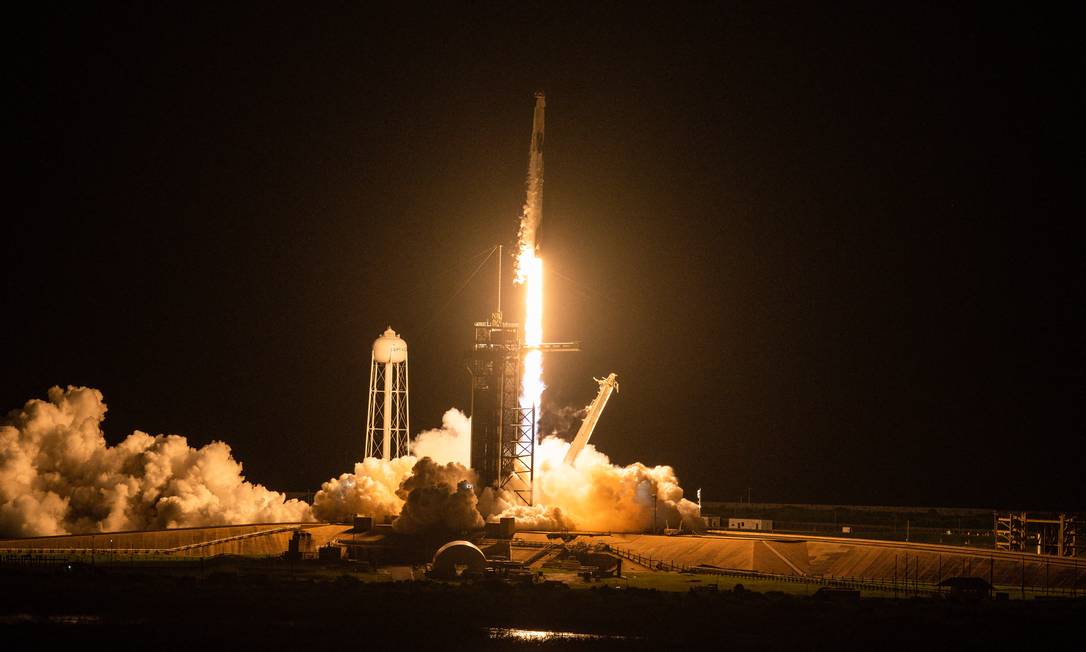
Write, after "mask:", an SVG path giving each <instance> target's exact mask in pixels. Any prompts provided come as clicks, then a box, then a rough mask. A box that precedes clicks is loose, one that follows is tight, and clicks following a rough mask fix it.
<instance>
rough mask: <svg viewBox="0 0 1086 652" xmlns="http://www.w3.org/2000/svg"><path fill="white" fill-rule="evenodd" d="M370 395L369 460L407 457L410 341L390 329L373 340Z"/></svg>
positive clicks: (408, 445)
mask: <svg viewBox="0 0 1086 652" xmlns="http://www.w3.org/2000/svg"><path fill="white" fill-rule="evenodd" d="M371 360H372V361H371V362H370V392H369V401H368V404H367V406H366V446H365V448H366V450H365V455H366V457H376V458H379V459H384V460H389V459H392V458H393V457H403V456H404V455H407V454H408V452H409V448H410V435H409V433H410V431H411V422H410V418H409V416H408V394H407V386H408V385H407V342H405V341H404V339H403V338H402V337H400V336H399V335H397V334H396V331H394V330H392V327H391V326H389V327H388V330H386V331H385V332H384V333H382V334H381V336H380V337H378V338H377V339H376V340H374V341H373V355H372V357H371Z"/></svg>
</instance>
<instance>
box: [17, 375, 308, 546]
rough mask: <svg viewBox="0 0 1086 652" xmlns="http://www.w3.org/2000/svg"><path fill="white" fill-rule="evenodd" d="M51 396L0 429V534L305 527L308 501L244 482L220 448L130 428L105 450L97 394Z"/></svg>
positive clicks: (77, 390)
mask: <svg viewBox="0 0 1086 652" xmlns="http://www.w3.org/2000/svg"><path fill="white" fill-rule="evenodd" d="M48 396H49V398H48V400H47V401H42V400H39V399H33V400H31V401H28V402H27V403H26V405H25V406H23V408H22V409H19V410H13V411H11V412H9V413H8V415H7V417H6V418H5V419H4V421H3V422H2V423H0V536H10V537H26V536H46V535H57V534H70V533H79V532H112V531H118V530H143V529H157V528H175V527H196V526H204V525H228V524H238V523H268V522H297V521H306V520H312V516H311V514H310V509H309V506H308V505H306V504H305V503H302V502H300V501H297V500H286V499H285V497H284V495H283V494H281V493H276V492H274V491H269V490H268V489H266V488H264V487H263V486H262V485H259V484H252V483H250V482H246V481H245V477H244V476H243V475H242V474H241V471H242V467H241V463H240V462H238V461H236V460H235V459H234V458H233V456H232V455H231V454H230V447H229V446H227V445H226V444H225V443H223V442H218V441H216V442H212V443H210V444H208V445H206V446H203V447H201V448H193V447H191V446H189V444H188V441H187V440H186V439H185V438H184V437H182V436H180V435H154V436H152V435H149V434H147V433H144V432H140V431H136V432H133V433H132V434H131V435H129V436H128V437H127V438H126V439H125V440H124V441H122V442H121V443H120V444H118V445H116V446H108V445H107V444H106V440H105V436H104V435H103V433H102V430H101V424H102V421H103V420H104V418H105V413H106V404H105V403H103V402H102V393H101V392H99V391H98V390H96V389H91V388H87V387H72V386H69V387H68V388H67V389H66V390H62V389H60V388H59V387H53V388H52V389H50V390H49V394H48Z"/></svg>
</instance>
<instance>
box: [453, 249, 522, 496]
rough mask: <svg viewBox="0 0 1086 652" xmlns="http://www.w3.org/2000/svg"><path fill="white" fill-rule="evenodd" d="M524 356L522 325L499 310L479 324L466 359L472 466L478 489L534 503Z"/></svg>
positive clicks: (476, 325)
mask: <svg viewBox="0 0 1086 652" xmlns="http://www.w3.org/2000/svg"><path fill="white" fill-rule="evenodd" d="M499 261H500V258H499ZM499 267H500V263H499ZM521 356H522V342H521V330H520V325H519V324H514V323H511V322H506V321H503V320H502V314H501V312H500V311H499V312H495V313H493V314H492V315H491V317H490V320H489V321H482V322H475V339H474V342H473V343H472V348H471V356H470V360H469V363H468V370H469V371H470V372H471V468H473V469H475V472H476V473H478V474H479V486H480V489H483V488H486V487H495V488H498V489H506V490H508V491H510V492H512V493H513V495H514V496H516V497H517V499H518V501H519V502H521V503H523V504H525V505H531V504H532V465H533V463H534V461H535V408H532V407H521V406H520V404H519V403H518V394H519V392H520V381H521V373H522V370H523V369H522V364H521Z"/></svg>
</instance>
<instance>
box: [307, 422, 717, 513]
mask: <svg viewBox="0 0 1086 652" xmlns="http://www.w3.org/2000/svg"><path fill="white" fill-rule="evenodd" d="M568 448H569V442H567V441H564V440H562V439H559V438H557V437H547V438H545V439H544V440H543V442H542V443H541V444H540V445H539V446H537V447H536V466H535V483H536V487H535V496H534V497H535V500H534V502H535V505H532V506H526V505H518V504H517V501H515V500H514V498H513V496H512V495H511V494H509V493H508V492H494V491H493V490H491V489H486V490H484V491H483V492H482V494H481V495H480V496H479V499H478V505H477V506H476V505H475V503H474V502H473V500H468V499H467V498H468V497H467V496H466V495H464V496H460V498H457V496H458V494H460V493H462V492H457V490H456V483H457V481H459V480H463V479H469V480H470V479H472V478H470V477H469V476H468V475H466V474H467V473H470V472H469V471H468V470H467V469H466V468H464V467H465V466H466V465H467V462H468V458H469V457H470V452H471V419H469V418H468V417H466V416H465V415H464V413H463V412H461V411H459V410H456V409H450V410H448V411H447V412H446V413H445V416H444V417H443V418H442V427H441V428H440V429H436V430H428V431H426V432H423V433H421V434H420V435H419V436H418V437H416V438H415V441H414V443H413V445H412V448H411V449H412V452H413V453H415V455H416V456H417V457H402V458H397V459H393V460H391V461H390V462H383V461H381V460H377V459H372V458H370V459H367V460H365V461H364V462H362V463H360V464H356V465H355V471H354V473H351V474H344V475H341V476H340V477H339V478H338V479H332V480H329V481H328V482H326V483H325V484H324V486H323V487H322V489H321V491H320V493H318V494H317V496H316V501H315V502H314V507H313V510H314V513H315V515H316V516H317V517H318V518H320V519H322V520H340V521H341V520H344V519H346V518H349V517H350V516H351V515H352V514H355V513H360V514H367V515H373V516H376V517H378V518H380V517H384V516H393V515H396V514H402V515H403V516H402V517H401V519H400V520H403V522H402V523H400V522H399V521H397V529H398V530H400V531H405V532H406V531H412V532H414V531H419V530H420V529H425V528H427V527H431V526H436V525H438V524H442V520H441V518H440V517H439V516H438V515H439V513H440V512H442V511H443V510H447V511H449V512H451V513H450V515H449V517H448V518H449V519H451V520H450V521H448V522H444V523H443V525H444V526H445V527H447V528H448V529H469V527H468V525H469V524H470V523H471V522H473V521H474V518H472V515H471V512H472V511H474V510H475V509H477V510H478V513H479V514H480V515H481V516H482V517H484V518H489V519H490V520H494V519H497V518H498V517H499V516H512V517H515V518H516V519H517V527H519V528H520V529H554V530H572V529H582V530H609V531H616V532H617V531H635V532H636V531H642V530H648V529H650V528H651V527H652V523H653V509H654V502H655V510H656V524H657V527H658V528H664V527H665V526H668V525H670V526H671V527H678V526H679V525H680V523H681V524H683V525H684V526H685V527H686V528H688V529H699V527H700V525H701V519H700V518H699V515H698V506H697V505H696V504H695V503H693V502H690V501H689V500H685V499H684V498H683V490H682V488H681V487H679V483H678V479H677V478H676V477H675V473H674V471H673V470H672V469H671V467H669V466H657V467H647V466H645V465H644V464H640V463H634V464H631V465H629V466H616V465H614V464H611V461H610V460H609V459H608V458H607V456H606V455H604V454H603V453H600V452H599V451H597V450H596V449H595V448H594V447H593V446H592V445H591V444H589V445H588V446H587V447H585V449H584V451H582V452H581V454H580V455H579V456H578V458H577V461H576V466H569V465H567V464H564V463H563V458H564V457H565V454H566V450H567V449H568ZM425 457H430V458H433V460H432V462H431V461H430V460H425ZM416 460H417V464H416ZM424 460H425V462H426V464H425V465H424V464H423V462H424ZM441 465H445V466H444V467H442V466H441ZM435 469H443V471H442V473H443V475H439V474H438V473H437V472H436V471H435ZM416 476H418V477H416ZM415 493H417V494H418V495H417V497H416V498H415V503H414V504H412V505H409V506H407V507H405V503H410V502H412V501H411V498H410V497H409V496H410V495H413V494H415ZM654 494H655V500H654V498H653V495H654ZM472 498H473V497H472ZM469 503H470V507H471V509H470V510H469V509H468V507H469ZM404 517H409V518H407V519H406V520H404ZM453 524H456V525H459V526H461V527H459V528H454V527H452V525H453Z"/></svg>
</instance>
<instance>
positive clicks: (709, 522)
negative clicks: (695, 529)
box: [701, 515, 723, 530]
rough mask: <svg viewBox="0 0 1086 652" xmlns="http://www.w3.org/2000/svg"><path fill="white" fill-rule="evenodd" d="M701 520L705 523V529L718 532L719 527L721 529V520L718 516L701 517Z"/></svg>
mask: <svg viewBox="0 0 1086 652" xmlns="http://www.w3.org/2000/svg"><path fill="white" fill-rule="evenodd" d="M701 520H703V521H705V527H706V529H709V530H719V529H720V528H721V527H723V524H722V523H721V520H722V519H721V517H719V516H705V515H703V516H702V517H701Z"/></svg>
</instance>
